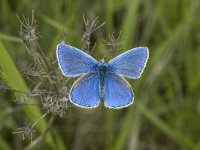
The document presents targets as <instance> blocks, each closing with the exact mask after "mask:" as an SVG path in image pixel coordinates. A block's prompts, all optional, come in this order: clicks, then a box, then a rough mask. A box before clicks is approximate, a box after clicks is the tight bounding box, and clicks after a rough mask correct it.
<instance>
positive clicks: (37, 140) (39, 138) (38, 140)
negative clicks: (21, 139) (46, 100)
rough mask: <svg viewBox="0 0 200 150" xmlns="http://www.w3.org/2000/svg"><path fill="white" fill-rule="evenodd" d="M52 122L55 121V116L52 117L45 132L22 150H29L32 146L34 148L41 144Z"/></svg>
mask: <svg viewBox="0 0 200 150" xmlns="http://www.w3.org/2000/svg"><path fill="white" fill-rule="evenodd" d="M54 120H55V116H53V115H52V116H51V118H50V120H49V123H48V125H47V127H46V129H45V131H44V132H43V133H42V134H41V135H40V136H39V137H38V138H37V139H35V140H34V141H33V142H32V143H30V144H29V145H28V146H27V147H25V148H24V150H31V149H32V148H33V147H34V146H36V145H37V144H38V143H39V142H41V141H42V140H43V139H44V137H45V135H46V134H47V133H48V131H49V129H50V127H51V126H52V124H53V122H54Z"/></svg>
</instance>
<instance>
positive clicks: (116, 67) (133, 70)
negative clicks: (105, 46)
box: [108, 47, 149, 79]
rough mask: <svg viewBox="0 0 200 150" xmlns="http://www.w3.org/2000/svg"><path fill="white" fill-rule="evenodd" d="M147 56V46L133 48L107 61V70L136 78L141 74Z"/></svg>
mask: <svg viewBox="0 0 200 150" xmlns="http://www.w3.org/2000/svg"><path fill="white" fill-rule="evenodd" d="M148 57H149V50H148V48H146V47H138V48H133V49H131V50H129V51H127V52H125V53H123V54H121V55H119V56H117V57H115V58H113V59H112V60H111V61H109V62H108V71H109V72H112V73H115V74H120V75H122V76H126V77H129V78H132V79H137V78H139V77H140V76H141V74H142V72H143V70H144V68H145V66H146V63H147V60H148Z"/></svg>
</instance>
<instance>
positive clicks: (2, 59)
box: [0, 41, 55, 148]
mask: <svg viewBox="0 0 200 150" xmlns="http://www.w3.org/2000/svg"><path fill="white" fill-rule="evenodd" d="M0 53H1V55H0V67H1V69H2V70H1V72H2V75H3V77H4V79H5V81H6V82H7V84H8V85H9V86H10V87H11V88H12V89H15V90H20V91H23V90H27V85H26V83H25V81H24V80H23V78H22V76H21V74H20V73H19V71H18V69H17V68H16V66H15V64H14V63H13V61H12V59H11V57H10V56H9V54H8V53H7V51H6V49H5V47H4V45H3V43H2V42H1V41H0ZM31 101H32V102H33V103H34V101H33V100H31ZM23 109H24V111H25V113H26V115H27V116H28V118H29V119H30V120H31V121H32V122H35V121H36V120H38V119H39V118H40V117H41V111H40V109H39V108H38V106H36V105H34V106H29V107H28V106H25V107H23ZM37 128H38V130H39V131H40V132H42V131H44V129H45V128H46V122H45V121H44V120H41V121H40V122H39V123H38V124H37ZM45 141H46V142H47V143H48V144H49V145H50V146H51V147H52V148H53V147H55V145H54V142H53V138H52V136H51V135H50V134H47V135H46V137H45Z"/></svg>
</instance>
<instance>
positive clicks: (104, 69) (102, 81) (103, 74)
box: [96, 62, 108, 99]
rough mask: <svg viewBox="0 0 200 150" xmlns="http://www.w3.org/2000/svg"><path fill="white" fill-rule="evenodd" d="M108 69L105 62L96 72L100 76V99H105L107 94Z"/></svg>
mask: <svg viewBox="0 0 200 150" xmlns="http://www.w3.org/2000/svg"><path fill="white" fill-rule="evenodd" d="M107 69H108V64H107V63H105V62H103V63H102V62H100V63H99V64H98V66H97V68H96V71H97V72H98V74H99V81H100V82H99V95H100V98H101V99H103V98H104V93H105V79H106V75H107Z"/></svg>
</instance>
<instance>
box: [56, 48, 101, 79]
mask: <svg viewBox="0 0 200 150" xmlns="http://www.w3.org/2000/svg"><path fill="white" fill-rule="evenodd" d="M57 59H58V62H59V66H60V69H61V71H62V73H63V74H64V75H65V76H78V75H82V74H86V73H92V72H95V67H96V65H97V64H98V62H97V61H96V60H95V59H94V58H92V57H91V56H90V55H88V54H86V53H84V52H83V51H81V50H79V49H77V48H75V47H72V46H69V45H65V44H59V45H58V46H57Z"/></svg>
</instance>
